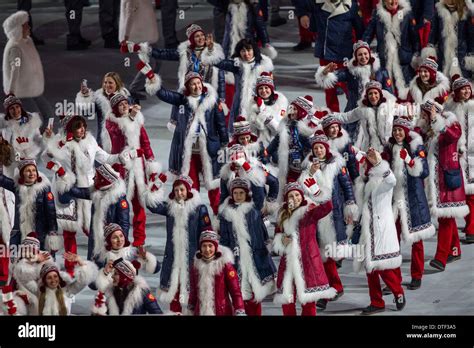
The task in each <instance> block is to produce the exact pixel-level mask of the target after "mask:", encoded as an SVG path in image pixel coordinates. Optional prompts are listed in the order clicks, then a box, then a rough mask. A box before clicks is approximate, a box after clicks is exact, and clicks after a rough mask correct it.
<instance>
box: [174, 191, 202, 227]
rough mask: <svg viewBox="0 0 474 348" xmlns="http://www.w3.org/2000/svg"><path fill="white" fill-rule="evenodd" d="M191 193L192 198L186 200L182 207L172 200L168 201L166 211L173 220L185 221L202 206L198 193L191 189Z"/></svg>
mask: <svg viewBox="0 0 474 348" xmlns="http://www.w3.org/2000/svg"><path fill="white" fill-rule="evenodd" d="M191 192H192V193H193V198H191V199H188V200H186V201H185V202H184V204H182V205H181V204H179V203H178V202H177V201H176V200H174V199H168V210H169V213H170V215H171V216H173V217H174V218H175V220H176V219H180V220H186V221H187V220H188V218H189V215H190V214H191V213H192V212H193V211H194V210H195V209H196V208H197V207H199V206H200V205H201V204H202V201H201V196H200V195H199V192H197V191H196V190H194V189H192V190H191Z"/></svg>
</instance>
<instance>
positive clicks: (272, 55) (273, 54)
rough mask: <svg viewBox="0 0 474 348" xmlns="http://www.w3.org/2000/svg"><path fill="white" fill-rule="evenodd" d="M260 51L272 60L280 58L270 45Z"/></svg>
mask: <svg viewBox="0 0 474 348" xmlns="http://www.w3.org/2000/svg"><path fill="white" fill-rule="evenodd" d="M260 51H261V52H262V53H263V54H264V55H266V56H268V57H269V58H270V59H271V60H273V59H275V58H276V57H277V56H278V52H277V50H276V49H275V47H273V46H272V45H270V44H267V45H266V46H265V47H262V48H261V49H260Z"/></svg>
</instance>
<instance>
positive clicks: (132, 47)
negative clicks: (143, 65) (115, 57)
mask: <svg viewBox="0 0 474 348" xmlns="http://www.w3.org/2000/svg"><path fill="white" fill-rule="evenodd" d="M139 50H140V46H139V45H138V44H136V43H133V42H131V41H125V40H123V41H122V42H121V43H120V53H124V54H125V53H133V52H138V51H139Z"/></svg>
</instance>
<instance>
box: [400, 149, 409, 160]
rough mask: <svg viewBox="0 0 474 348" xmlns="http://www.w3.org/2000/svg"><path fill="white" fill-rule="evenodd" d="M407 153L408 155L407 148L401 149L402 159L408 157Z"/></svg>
mask: <svg viewBox="0 0 474 348" xmlns="http://www.w3.org/2000/svg"><path fill="white" fill-rule="evenodd" d="M407 155H408V152H407V150H406V149H401V150H400V158H401V159H402V160H405V158H407Z"/></svg>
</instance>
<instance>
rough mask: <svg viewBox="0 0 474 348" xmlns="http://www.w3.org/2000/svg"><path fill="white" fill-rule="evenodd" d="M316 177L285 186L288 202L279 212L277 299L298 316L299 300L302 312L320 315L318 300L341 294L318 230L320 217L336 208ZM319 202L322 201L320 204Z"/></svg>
mask: <svg viewBox="0 0 474 348" xmlns="http://www.w3.org/2000/svg"><path fill="white" fill-rule="evenodd" d="M328 198H329V195H328V194H327V193H323V191H321V190H320V189H319V186H318V184H317V183H316V180H314V178H308V179H306V180H305V181H304V187H303V185H301V184H300V183H299V182H291V183H289V184H287V185H286V186H285V189H284V204H283V207H282V208H281V209H280V212H279V216H278V227H277V229H276V230H275V238H274V239H273V251H274V252H276V253H277V254H279V255H281V256H282V257H281V259H280V265H279V267H278V276H277V284H276V286H277V294H276V295H275V297H274V300H273V301H274V302H275V303H277V304H281V305H282V310H283V315H285V316H296V301H297V300H298V301H299V302H300V303H301V307H302V313H301V315H302V316H315V315H316V303H315V302H316V301H318V300H320V299H331V298H334V297H335V296H336V294H337V291H336V289H334V288H332V287H330V285H329V282H328V279H327V277H326V273H325V272H324V266H323V261H322V259H321V255H320V251H319V246H318V242H317V240H316V234H317V232H318V227H317V226H318V221H319V220H320V219H322V218H324V217H325V216H327V215H328V214H329V213H330V212H331V210H332V201H331V200H330V199H328ZM316 202H320V203H321V204H318V205H316V204H315V203H316Z"/></svg>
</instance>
